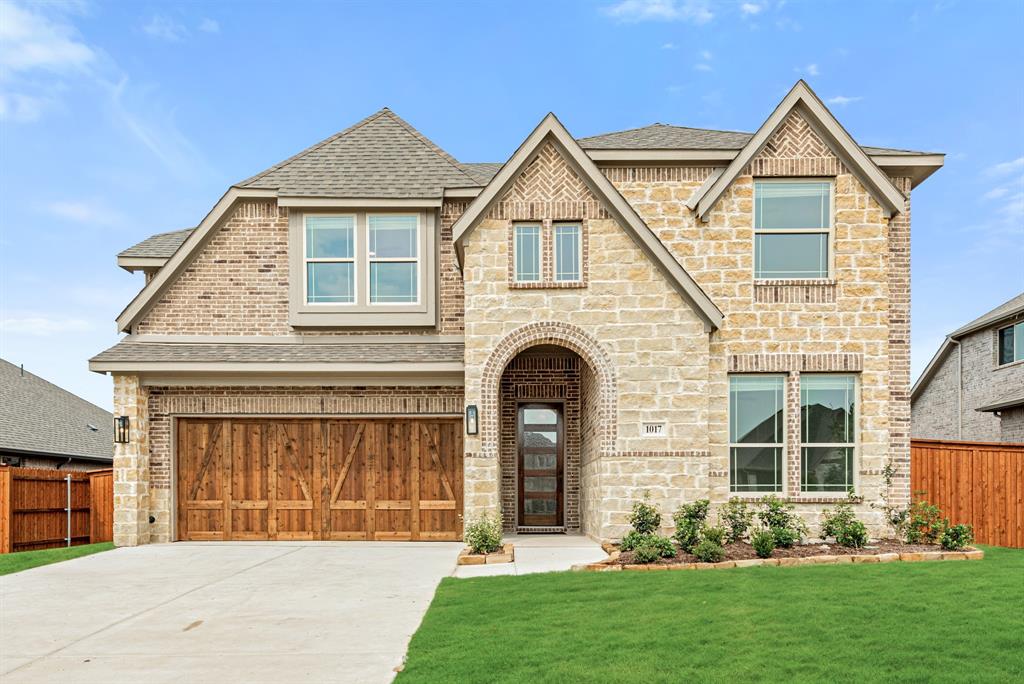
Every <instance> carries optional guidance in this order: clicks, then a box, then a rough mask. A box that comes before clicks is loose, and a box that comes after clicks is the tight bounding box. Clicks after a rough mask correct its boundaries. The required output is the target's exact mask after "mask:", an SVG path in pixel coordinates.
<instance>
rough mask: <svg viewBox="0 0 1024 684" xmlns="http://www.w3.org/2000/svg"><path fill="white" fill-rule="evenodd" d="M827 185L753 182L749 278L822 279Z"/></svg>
mask: <svg viewBox="0 0 1024 684" xmlns="http://www.w3.org/2000/svg"><path fill="white" fill-rule="evenodd" d="M831 195H832V184H831V182H822V181H798V182H781V183H778V182H765V181H760V182H755V183H754V232H755V237H754V277H755V278H763V279H787V278H791V279H807V278H827V277H828V275H829V263H828V262H829V251H828V250H829V232H828V231H829V229H830V227H831V225H832V216H831V212H832V200H831Z"/></svg>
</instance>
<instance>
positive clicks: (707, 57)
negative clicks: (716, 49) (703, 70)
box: [700, 50, 712, 62]
mask: <svg viewBox="0 0 1024 684" xmlns="http://www.w3.org/2000/svg"><path fill="white" fill-rule="evenodd" d="M711 56H712V55H711V51H710V50H701V51H700V58H701V59H703V60H704V61H705V62H710V61H711Z"/></svg>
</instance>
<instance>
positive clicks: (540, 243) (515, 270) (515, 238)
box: [512, 223, 544, 283]
mask: <svg viewBox="0 0 1024 684" xmlns="http://www.w3.org/2000/svg"><path fill="white" fill-rule="evenodd" d="M520 228H536V229H537V262H538V263H537V277H536V278H535V279H532V280H526V279H524V278H520V277H519V229H520ZM512 280H513V281H514V282H517V283H540V282H543V281H544V225H543V224H541V223H514V224H512Z"/></svg>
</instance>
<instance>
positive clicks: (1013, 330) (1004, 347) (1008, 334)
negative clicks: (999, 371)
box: [998, 321, 1024, 366]
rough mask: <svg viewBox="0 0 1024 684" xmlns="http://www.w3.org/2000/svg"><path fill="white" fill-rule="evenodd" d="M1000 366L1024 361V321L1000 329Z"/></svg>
mask: <svg viewBox="0 0 1024 684" xmlns="http://www.w3.org/2000/svg"><path fill="white" fill-rule="evenodd" d="M998 335H999V357H998V359H999V365H1000V366H1005V365H1006V364H1008V363H1013V362H1014V361H1024V321H1021V322H1020V323H1014V324H1013V325H1009V326H1007V327H1005V328H1000V329H999V333H998Z"/></svg>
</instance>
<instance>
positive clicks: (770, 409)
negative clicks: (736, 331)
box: [729, 375, 786, 492]
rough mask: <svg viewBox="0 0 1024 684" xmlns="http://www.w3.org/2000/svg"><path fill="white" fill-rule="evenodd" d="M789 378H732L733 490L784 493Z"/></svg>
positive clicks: (766, 376)
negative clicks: (787, 385)
mask: <svg viewBox="0 0 1024 684" xmlns="http://www.w3.org/2000/svg"><path fill="white" fill-rule="evenodd" d="M785 388H786V378H785V377H784V376H781V375H745V376H744V375H734V376H731V377H730V378H729V489H730V491H733V492H781V491H782V482H783V470H782V463H783V456H784V452H785V435H786V410H785V408H786V401H785Z"/></svg>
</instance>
